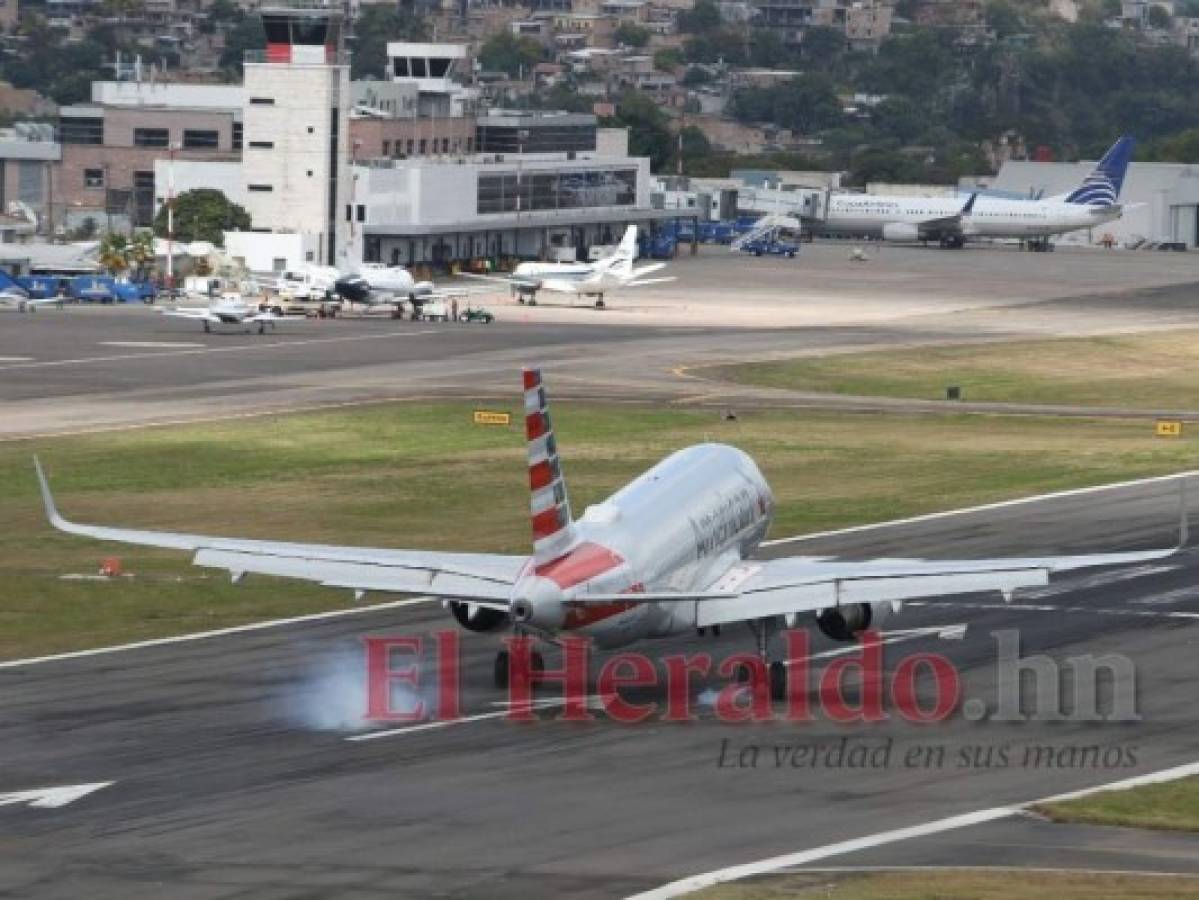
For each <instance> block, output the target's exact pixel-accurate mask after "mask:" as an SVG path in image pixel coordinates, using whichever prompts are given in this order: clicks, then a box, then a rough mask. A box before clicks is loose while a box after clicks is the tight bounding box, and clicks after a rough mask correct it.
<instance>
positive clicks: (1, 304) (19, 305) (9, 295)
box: [0, 290, 63, 313]
mask: <svg viewBox="0 0 1199 900" xmlns="http://www.w3.org/2000/svg"><path fill="white" fill-rule="evenodd" d="M51 305H55V306H58V307H61V306H62V305H63V298H62V297H43V298H38V299H36V300H35V299H33V298H32V297H29V296H28V295H26V294H18V293H17V292H16V291H9V290H4V291H0V309H11V310H15V311H16V312H30V313H31V312H37V308H38V307H39V306H51Z"/></svg>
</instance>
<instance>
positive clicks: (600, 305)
mask: <svg viewBox="0 0 1199 900" xmlns="http://www.w3.org/2000/svg"><path fill="white" fill-rule="evenodd" d="M595 308H596V309H603V308H604V298H603V297H600V298H599V299H598V300H596V301H595Z"/></svg>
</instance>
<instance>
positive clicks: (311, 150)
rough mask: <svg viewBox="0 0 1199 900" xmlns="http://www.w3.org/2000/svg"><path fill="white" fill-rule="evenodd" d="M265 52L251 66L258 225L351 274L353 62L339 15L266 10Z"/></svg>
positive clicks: (248, 148) (252, 189)
mask: <svg viewBox="0 0 1199 900" xmlns="http://www.w3.org/2000/svg"><path fill="white" fill-rule="evenodd" d="M260 13H261V15H262V24H263V28H264V30H265V32H266V49H265V50H256V51H250V52H249V53H247V54H246V61H245V107H244V109H243V115H242V122H243V150H242V160H243V162H242V171H243V173H244V177H245V181H246V198H247V202H246V208H247V211H248V212H249V213H250V218H251V223H252V226H253V227H255V228H259V227H262V226H263V225H264V224H265V225H269V226H273V227H274V229H275V230H280V231H281V230H285V228H284V226H283V225H282V224H281V223H285V226H286V230H288V231H297V232H300V233H301V234H302V235H304V246H305V250H306V254H307V255H308V257H309V261H310V262H313V263H316V264H319V265H329V266H337V267H339V268H344V267H345V265H346V263H347V261H348V251H349V248H348V247H347V243H348V240H349V224H348V223H347V222H346V217H345V216H344V215H339V211H340V210H342V209H344V207H345V205H346V204H347V203H348V202H349V199H348V198H349V191H350V158H349V157H350V154H349V134H348V131H349V106H350V64H349V58H348V55H347V54H346V52H345V50H344V48H343V45H342V22H343V20H342V13H341V11H340V9H337V8H331V7H328V6H324V5H318V4H315V3H305V2H304V0H296V2H293V3H291V4H289V5H287V6H265V7H263V8H262V9H261V10H260Z"/></svg>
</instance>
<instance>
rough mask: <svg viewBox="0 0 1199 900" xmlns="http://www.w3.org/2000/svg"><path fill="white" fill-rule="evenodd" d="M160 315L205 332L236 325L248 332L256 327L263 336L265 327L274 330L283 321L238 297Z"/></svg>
mask: <svg viewBox="0 0 1199 900" xmlns="http://www.w3.org/2000/svg"><path fill="white" fill-rule="evenodd" d="M162 314H163V315H164V316H171V317H173V318H178V319H191V320H192V321H194V322H200V323H201V324H203V326H204V330H205V331H206V332H210V331H212V329H213V328H214V327H216V326H229V325H237V326H244V330H245V331H250V330H251V329H252V328H254V327H255V326H257V328H258V333H259V334H264V333H265V332H266V326H267V325H270V326H271V328H272V329H274V327H275V324H276V323H277V322H281V321H283V317H282V316H276V315H274V314H272V313H269V312H262V311H260V310H259V309H258V307H256V306H250V305H249V304H247V303H246V302H245V301H244V300H242V299H241V298H240V297H223V298H221V299H220V300H218V301H216V302H215V303H213V304H211V305H209V306H179V307H176V308H175V309H164V310H163V311H162Z"/></svg>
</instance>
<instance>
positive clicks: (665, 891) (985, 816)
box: [628, 762, 1199, 900]
mask: <svg viewBox="0 0 1199 900" xmlns="http://www.w3.org/2000/svg"><path fill="white" fill-rule="evenodd" d="M1192 775H1199V762H1192V763H1186V764H1184V765H1181V766H1175V767H1173V768H1170V769H1163V770H1161V771H1159V772H1151V773H1149V774H1147V775H1136V776H1133V777H1132V778H1125V779H1121V780H1120V781H1113V782H1108V783H1107V784H1098V785H1095V786H1094V787H1089V788H1083V789H1082V790H1078V791H1070V792H1068V793H1065V794H1055V795H1054V796H1052V797H1041V798H1039V799H1037V800H1026V801H1024V802H1022V803H1016V804H1012V805H1010V806H996V807H992V808H990V809H980V810H976V811H974V812H968V813H964V814H962V815H957V816H949V817H948V818H945V819H936V820H934V821H931V822H924V823H922V824H919V825H909V826H908V827H906V828H896V829H893V830H891V831H880V832H879V833H877V834H870V835H866V836H864V837H859V838H852V839H850V840H847V841H840V842H838V843H835V844H825V845H824V846H823V847H813V848H812V849H810V850H800V851H798V852H795V853H785V854H783V855H781V856H772V857H770V858H768V859H762V860H758V861H757V862H751V863H744V864H742V865H739V866H730V867H728V868H726V869H715V870H713V871H711V872H704V873H702V874H700V875H692V876H690V877H688V878H681V879H679V880H678V881H672V882H671V883H670V884H665V885H663V886H662V887H658V888H653V889H652V890H648V891H643V892H642V893H639V894H634V895H632V896H631V897H629V898H628V900H671V898H674V897H681V896H682V895H684V894H690V893H692V892H694V891H699V890H702V889H704V888H707V887H712V886H713V885H717V884H726V883H728V882H730V881H739V880H741V879H743V878H752V877H754V876H756V875H766V874H769V873H771V872H778V871H779V870H781V869H789V868H793V867H796V866H803V865H807V864H808V863H813V862H819V861H820V860H822V859H828V858H829V857H833V856H844V855H845V854H847V853H855V852H858V851H860V850H871V849H874V848H875V847H882V846H884V845H886V844H895V843H899V842H901V841H910V840H912V839H914V838H921V837H928V836H929V835H933V834H942V833H944V832H946V831H954V830H957V829H959V828H968V827H970V826H972V825H982V824H985V823H987V822H994V821H996V820H997V819H1006V818H1011V817H1012V816H1018V815H1021V814H1022V813H1024V812H1026V811H1027V810H1028V809H1029V808H1030V807H1033V806H1037V805H1040V804H1042V803H1061V802H1063V801H1066V800H1078V799H1080V798H1082V797H1089V796H1091V795H1093V794H1099V793H1102V792H1104V791H1125V790H1129V789H1131V788H1135V787H1141V786H1143V785H1147V784H1163V783H1165V782H1169V781H1177V780H1179V779H1181V778H1189V777H1190V776H1192Z"/></svg>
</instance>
